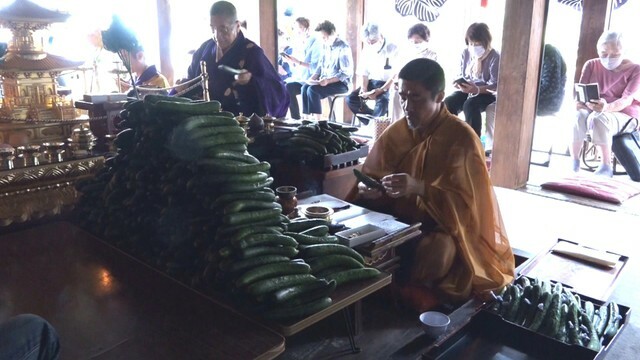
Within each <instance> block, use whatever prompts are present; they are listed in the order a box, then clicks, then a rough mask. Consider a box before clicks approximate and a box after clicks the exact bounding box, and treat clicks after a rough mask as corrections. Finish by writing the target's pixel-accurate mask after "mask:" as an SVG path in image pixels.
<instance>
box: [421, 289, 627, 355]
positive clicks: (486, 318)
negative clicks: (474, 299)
mask: <svg viewBox="0 0 640 360" xmlns="http://www.w3.org/2000/svg"><path fill="white" fill-rule="evenodd" d="M584 300H590V301H592V302H593V303H594V304H595V305H597V306H601V305H602V304H603V302H600V301H598V300H596V299H589V298H586V297H585V299H584ZM489 306H490V304H487V306H486V307H484V308H483V309H481V310H480V311H479V312H477V313H476V314H475V315H474V316H473V317H472V318H471V320H470V321H469V322H468V323H467V324H465V325H464V326H463V327H462V328H460V329H458V330H457V331H455V332H454V333H451V334H450V335H448V336H446V337H445V338H443V339H441V340H439V341H437V342H436V343H435V344H434V345H433V346H431V347H430V348H429V349H428V350H427V352H426V353H424V354H423V357H422V358H423V359H438V360H445V359H465V360H474V359H478V360H480V359H482V360H484V359H512V360H532V359H540V360H552V359H558V360H565V359H571V360H591V359H603V358H604V357H605V356H606V354H607V352H608V351H609V349H610V348H611V345H612V344H613V343H614V342H615V341H616V340H617V339H618V338H619V337H620V333H621V332H622V330H624V329H625V328H626V325H627V323H628V321H629V316H630V315H631V309H629V308H628V307H626V306H623V305H619V307H620V315H621V316H622V320H621V322H620V329H619V330H618V332H617V333H616V334H615V335H614V336H613V338H612V339H611V340H610V341H609V343H607V344H604V346H603V347H602V348H601V349H600V351H598V352H596V351H594V350H590V349H587V348H586V347H583V346H579V345H569V344H566V343H563V342H561V341H558V340H556V339H553V338H550V337H548V336H545V335H542V334H540V333H537V332H534V331H531V330H529V329H528V328H526V327H523V326H519V325H516V324H514V323H511V322H508V321H506V320H504V319H502V317H500V316H499V315H496V314H494V313H492V312H490V311H489V310H487V308H488V307H489Z"/></svg>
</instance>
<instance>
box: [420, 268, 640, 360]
mask: <svg viewBox="0 0 640 360" xmlns="http://www.w3.org/2000/svg"><path fill="white" fill-rule="evenodd" d="M494 297H495V298H494V300H493V301H490V302H487V303H485V304H484V305H483V306H482V307H481V308H480V309H479V311H478V312H477V313H476V314H475V315H474V316H473V317H472V318H471V320H470V321H469V323H467V324H466V325H465V326H463V327H462V328H461V329H460V330H458V331H456V332H455V333H453V334H451V335H450V336H449V337H447V338H446V339H444V340H443V341H442V342H440V343H439V344H437V345H436V346H433V347H432V348H430V349H429V351H428V353H427V354H425V357H426V358H427V359H462V358H465V359H466V358H469V359H471V358H496V357H495V356H497V354H500V355H502V356H503V357H505V358H509V359H572V360H574V359H578V360H580V359H602V358H604V356H605V355H606V353H607V352H608V351H609V349H610V348H611V345H612V344H613V343H614V342H615V341H616V339H617V338H618V337H619V336H620V332H621V331H622V330H624V328H625V327H626V325H627V324H628V321H629V316H630V315H631V309H630V308H628V307H626V306H624V305H620V304H617V303H615V302H612V301H610V302H604V301H601V300H597V299H593V298H590V297H586V296H583V295H580V294H578V293H575V292H574V291H572V290H571V289H569V288H567V287H565V286H563V285H562V283H559V282H551V281H546V280H538V279H535V278H529V277H526V276H521V277H519V278H518V279H517V280H516V281H515V282H514V283H513V284H510V285H507V286H505V288H504V289H502V291H501V292H500V293H499V294H495V296H494ZM469 349H473V350H472V351H473V352H474V353H473V354H471V353H467V352H468V351H469ZM480 353H484V354H485V355H486V356H479V355H480Z"/></svg>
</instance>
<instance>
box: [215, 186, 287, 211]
mask: <svg viewBox="0 0 640 360" xmlns="http://www.w3.org/2000/svg"><path fill="white" fill-rule="evenodd" d="M275 199H276V195H275V194H274V193H273V192H269V191H265V190H260V191H246V192H234V193H228V194H224V195H221V196H219V197H218V198H216V200H215V201H214V202H213V206H214V208H221V207H224V206H226V205H227V204H228V203H231V202H233V201H237V200H255V201H270V202H273V201H275Z"/></svg>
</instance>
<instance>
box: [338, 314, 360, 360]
mask: <svg viewBox="0 0 640 360" xmlns="http://www.w3.org/2000/svg"><path fill="white" fill-rule="evenodd" d="M342 314H343V315H344V321H345V323H346V324H347V334H348V335H349V345H350V346H351V352H352V353H353V354H357V353H359V352H360V348H359V347H358V346H357V345H356V339H355V338H354V332H353V326H352V325H353V324H352V323H351V314H349V309H348V308H344V309H342Z"/></svg>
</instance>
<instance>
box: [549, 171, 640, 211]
mask: <svg viewBox="0 0 640 360" xmlns="http://www.w3.org/2000/svg"><path fill="white" fill-rule="evenodd" d="M541 186H542V188H543V189H548V190H554V191H559V192H563V193H567V194H573V195H579V196H584V197H588V198H591V199H596V200H602V201H606V202H610V203H613V204H621V203H622V202H623V201H625V200H627V199H628V198H630V197H632V196H635V195H637V194H640V184H638V183H634V182H631V181H625V180H622V179H616V178H607V177H604V176H596V175H593V174H589V175H579V174H576V175H572V176H567V177H564V178H561V179H559V180H555V181H548V182H546V183H544V184H542V185H541Z"/></svg>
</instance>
